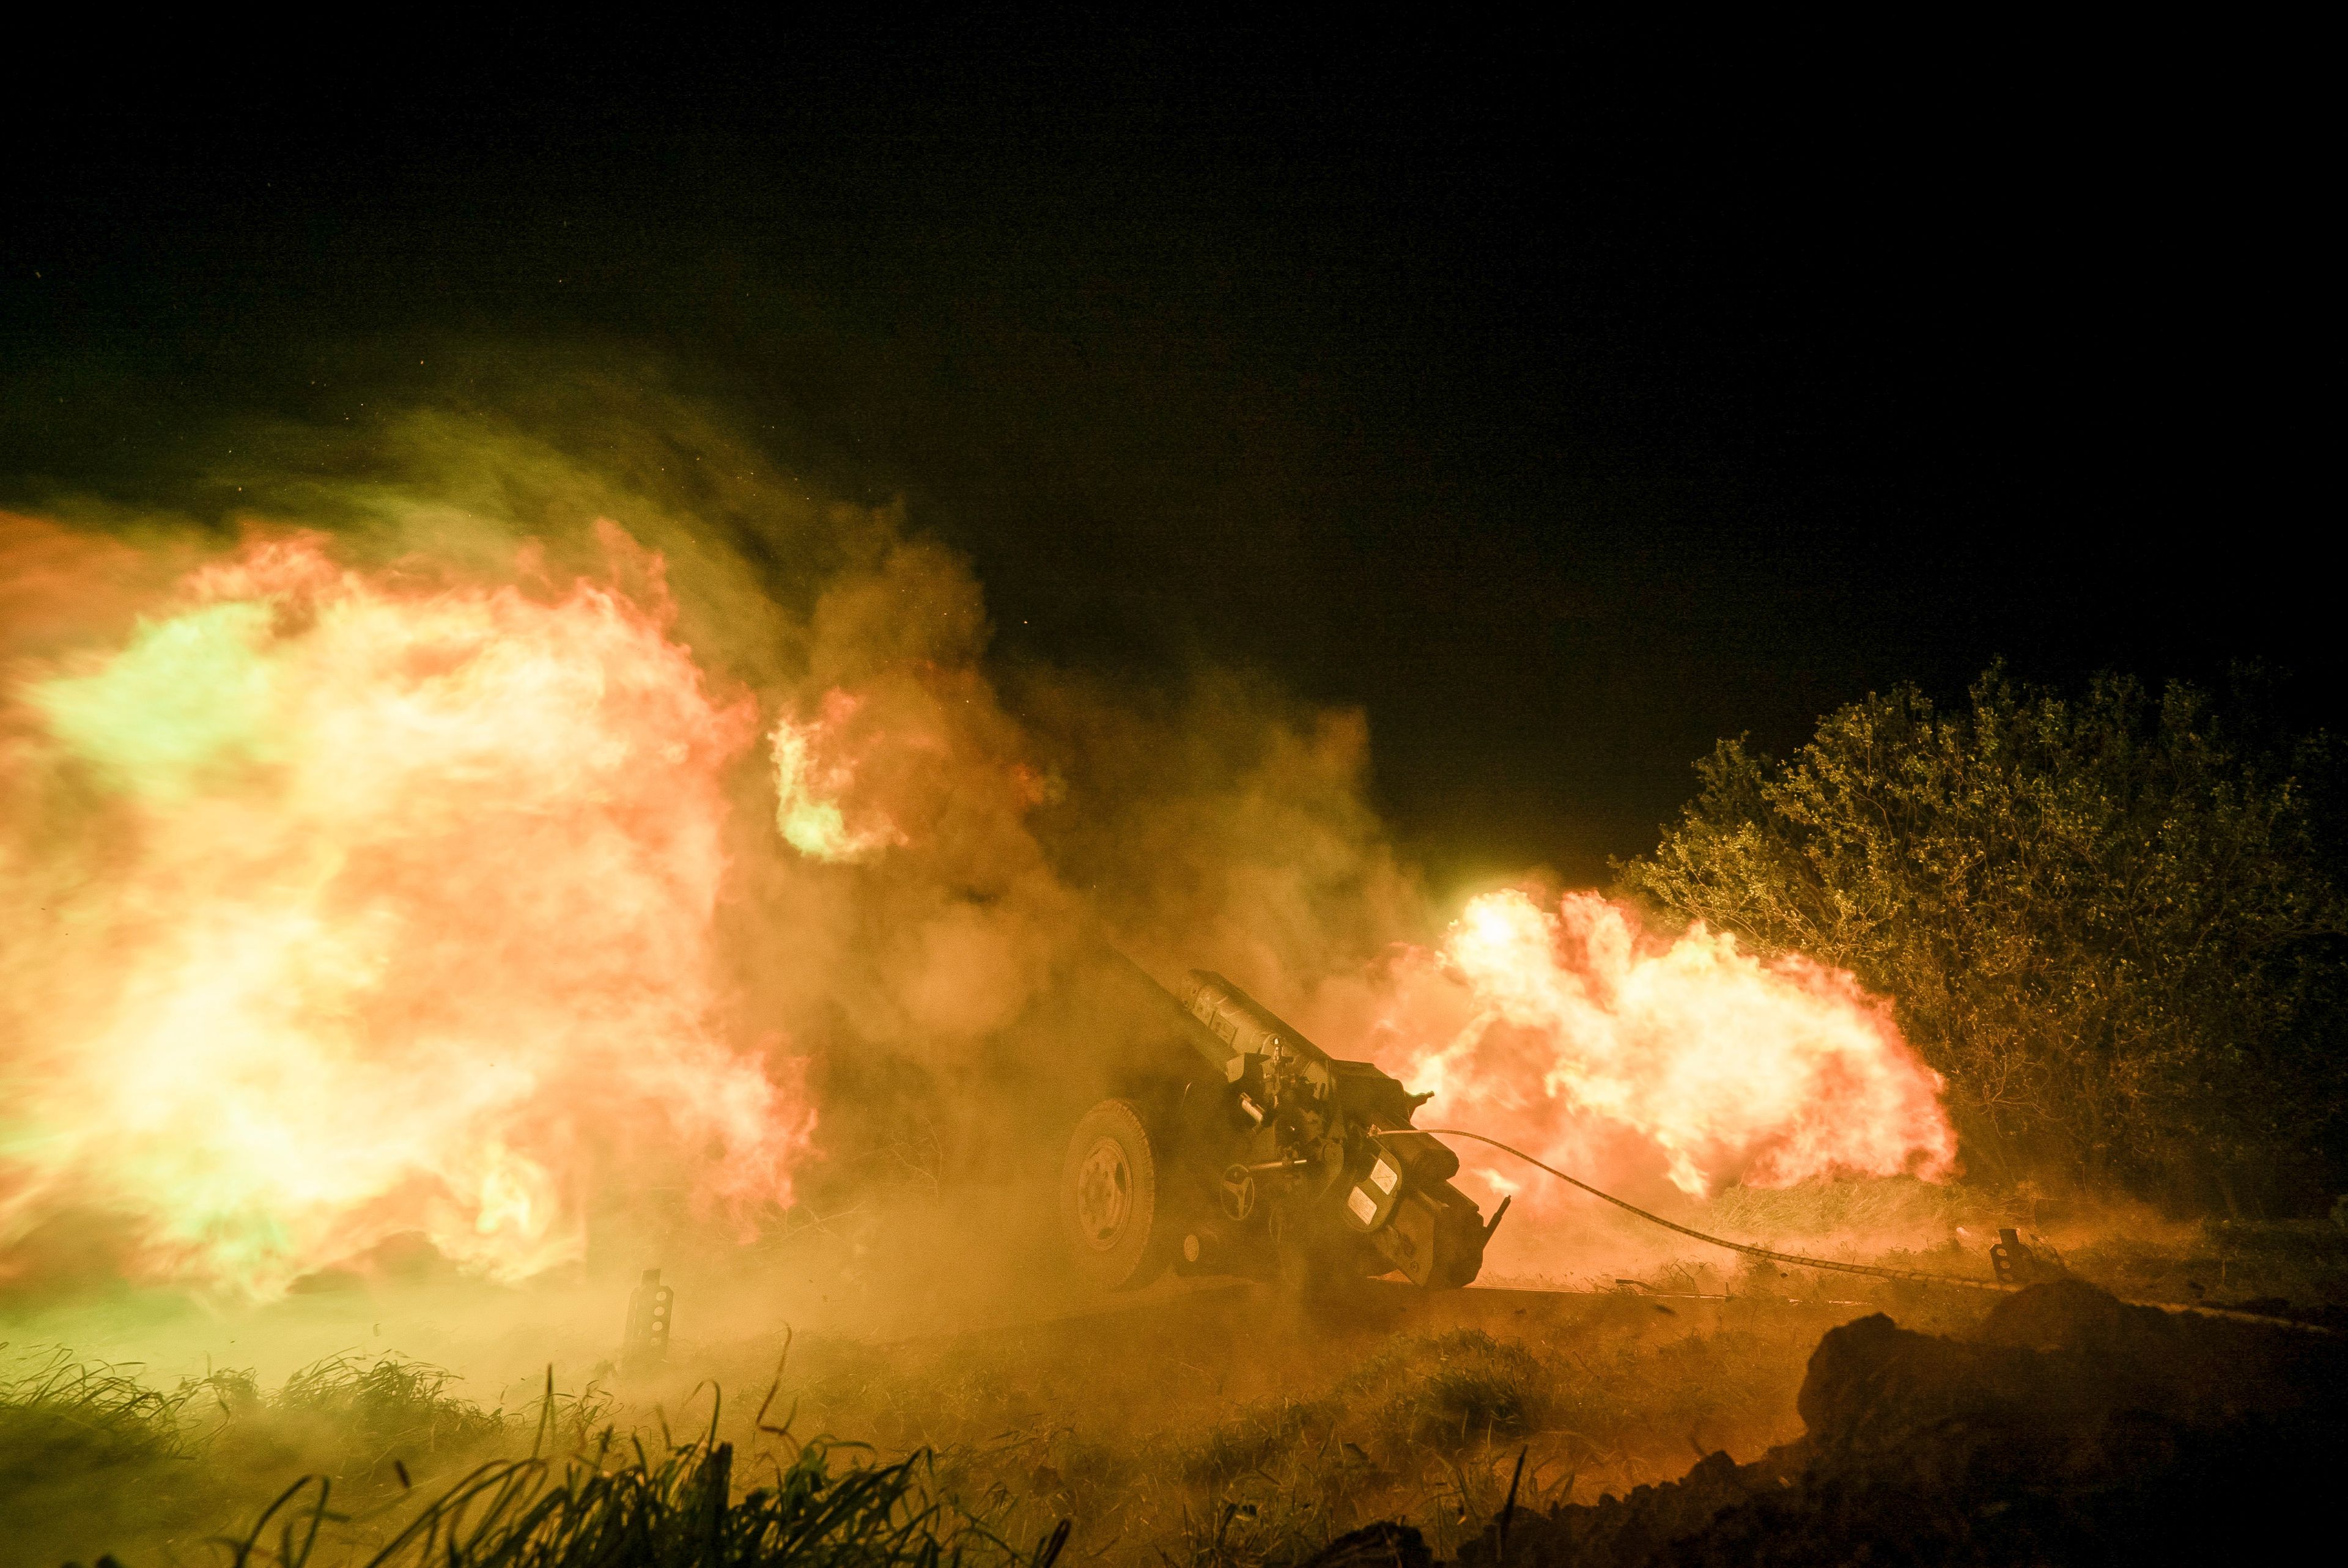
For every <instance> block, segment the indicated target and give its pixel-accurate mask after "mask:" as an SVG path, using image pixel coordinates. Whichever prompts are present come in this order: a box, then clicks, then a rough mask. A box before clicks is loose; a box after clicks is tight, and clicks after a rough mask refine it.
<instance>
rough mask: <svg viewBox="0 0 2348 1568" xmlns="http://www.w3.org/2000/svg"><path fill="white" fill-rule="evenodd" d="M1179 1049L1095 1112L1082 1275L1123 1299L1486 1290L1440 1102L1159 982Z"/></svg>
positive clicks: (1237, 1010) (1485, 1229) (1068, 1218)
mask: <svg viewBox="0 0 2348 1568" xmlns="http://www.w3.org/2000/svg"><path fill="white" fill-rule="evenodd" d="M1148 989H1149V990H1150V991H1152V992H1154V993H1155V994H1156V996H1157V997H1158V998H1159V999H1161V1000H1162V1001H1163V1002H1164V1004H1165V1006H1166V1009H1167V1010H1168V1011H1169V1012H1171V1013H1174V1014H1176V1015H1179V1016H1178V1017H1176V1018H1174V1019H1172V1020H1161V1021H1164V1022H1166V1023H1167V1026H1168V1027H1167V1034H1168V1038H1169V1045H1170V1044H1171V1042H1172V1041H1174V1040H1179V1041H1180V1042H1181V1044H1182V1046H1185V1047H1187V1048H1188V1049H1187V1051H1183V1050H1175V1051H1173V1052H1172V1053H1171V1055H1170V1056H1162V1057H1161V1058H1160V1060H1159V1062H1158V1063H1157V1065H1156V1070H1155V1071H1152V1072H1150V1073H1149V1074H1148V1075H1147V1076H1146V1077H1138V1078H1137V1079H1136V1081H1134V1082H1133V1083H1132V1084H1130V1085H1128V1086H1127V1088H1128V1091H1127V1092H1125V1093H1122V1094H1120V1095H1118V1096H1117V1098H1114V1099H1109V1100H1104V1101H1102V1102H1100V1103H1099V1104H1097V1105H1096V1106H1094V1107H1093V1108H1092V1109H1091V1110H1090V1111H1088V1112H1086V1113H1085V1115H1084V1117H1083V1118H1082V1119H1081V1120H1080V1121H1079V1122H1077V1124H1076V1133H1075V1136H1074V1137H1072V1138H1071V1139H1070V1140H1069V1143H1068V1153H1067V1158H1066V1162H1065V1163H1064V1164H1063V1165H1062V1168H1061V1173H1060V1210H1061V1214H1062V1219H1063V1224H1064V1226H1065V1229H1066V1235H1067V1236H1068V1240H1069V1244H1070V1246H1071V1249H1072V1250H1073V1252H1074V1254H1075V1256H1076V1266H1077V1268H1078V1269H1079V1271H1080V1272H1081V1273H1083V1274H1084V1275H1085V1276H1086V1277H1087V1278H1089V1279H1091V1280H1092V1281H1094V1282H1095V1283H1097V1284H1098V1285H1100V1286H1105V1287H1107V1288H1108V1289H1112V1290H1130V1289H1134V1288H1137V1287H1138V1286H1143V1285H1146V1284H1148V1282H1149V1281H1150V1280H1152V1279H1154V1278H1156V1277H1157V1276H1159V1274H1160V1273H1161V1272H1163V1271H1164V1270H1165V1269H1167V1268H1168V1267H1169V1266H1170V1267H1172V1268H1175V1269H1176V1270H1178V1271H1180V1272H1183V1273H1196V1274H1235V1275H1243V1276H1249V1277H1252V1278H1258V1279H1275V1278H1276V1279H1281V1280H1284V1281H1288V1282H1291V1283H1295V1284H1300V1285H1302V1284H1309V1283H1311V1282H1313V1281H1318V1280H1328V1279H1335V1278H1344V1277H1346V1276H1355V1277H1358V1276H1369V1275H1379V1274H1386V1273H1392V1272H1397V1271H1398V1272H1400V1273H1401V1274H1403V1275H1405V1276H1407V1277H1408V1278H1409V1279H1411V1280H1412V1281H1414V1282H1415V1283H1416V1284H1419V1285H1425V1286H1438V1287H1441V1286H1462V1285H1466V1284H1467V1283H1468V1281H1470V1280H1472V1279H1474V1278H1475V1277H1476V1271H1477V1270H1478V1268H1479V1267H1481V1266H1482V1265H1483V1261H1484V1244H1485V1242H1486V1241H1487V1240H1488V1239H1489V1237H1490V1235H1491V1234H1492V1231H1493V1229H1494V1228H1495V1227H1496V1226H1498V1224H1499V1223H1500V1214H1501V1213H1502V1212H1505V1211H1506V1209H1507V1207H1508V1204H1507V1201H1506V1200H1505V1199H1504V1200H1502V1202H1501V1204H1500V1209H1499V1211H1496V1212H1495V1213H1494V1214H1493V1215H1492V1220H1491V1224H1489V1225H1487V1224H1486V1223H1485V1222H1484V1219H1483V1216H1482V1215H1481V1214H1479V1213H1478V1211H1477V1207H1476V1204H1474V1202H1473V1201H1471V1200H1470V1199H1469V1198H1468V1196H1467V1195H1466V1194H1463V1193H1461V1192H1460V1191H1459V1190H1458V1189H1457V1187H1454V1186H1453V1185H1452V1184H1451V1177H1452V1176H1453V1175H1455V1174H1457V1172H1458V1169H1459V1158H1458V1156H1457V1155H1456V1154H1454V1153H1452V1152H1451V1151H1450V1150H1449V1149H1448V1148H1447V1147H1445V1146H1444V1145H1443V1144H1442V1143H1437V1141H1436V1140H1435V1139H1434V1138H1432V1137H1430V1136H1429V1135H1427V1134H1426V1133H1425V1132H1414V1131H1412V1130H1411V1125H1410V1121H1411V1115H1412V1113H1413V1112H1415V1111H1416V1109H1417V1108H1418V1106H1419V1104H1420V1103H1421V1102H1424V1101H1425V1100H1426V1096H1425V1095H1423V1094H1413V1093H1411V1092H1410V1091H1408V1090H1406V1089H1405V1088H1404V1087H1403V1085H1402V1084H1401V1083H1399V1082H1397V1081H1395V1080H1394V1079H1392V1078H1390V1077H1388V1076H1387V1075H1386V1074H1385V1073H1384V1072H1381V1071H1378V1070H1377V1069H1376V1068H1375V1067H1373V1066H1371V1065H1370V1064H1369V1063H1368V1062H1365V1061H1340V1060H1338V1059H1336V1058H1334V1057H1333V1056H1331V1055H1330V1054H1329V1053H1328V1052H1326V1051H1324V1050H1322V1049H1321V1048H1320V1047H1319V1046H1316V1045H1314V1044H1313V1042H1312V1041H1311V1040H1307V1039H1305V1038H1304V1036H1303V1035H1302V1034H1301V1033H1299V1032H1298V1031H1297V1030H1294V1029H1292V1028H1291V1027H1290V1026H1289V1025H1288V1024H1287V1023H1285V1022H1283V1021H1282V1020H1281V1019H1280V1018H1278V1017H1277V1016H1276V1015H1274V1014H1273V1013H1272V1010H1271V1009H1268V1008H1266V1007H1264V1006H1263V1005H1262V1003H1260V1002H1258V1001H1257V1000H1256V999H1254V998H1252V997H1251V996H1249V995H1248V994H1247V993H1246V992H1245V991H1243V990H1241V989H1240V988H1239V987H1237V986H1235V985H1233V984H1231V981H1229V980H1227V979H1223V978H1222V977H1221V976H1220V975H1217V974H1213V973H1210V972H1209V971H1207V970H1204V969H1194V970H1192V971H1191V973H1190V977H1189V982H1188V984H1187V985H1185V986H1184V988H1183V993H1182V998H1181V1000H1180V1001H1179V1003H1177V1002H1176V1001H1175V999H1173V998H1172V997H1171V996H1169V995H1167V993H1166V992H1165V991H1164V990H1163V989H1161V988H1159V987H1158V986H1157V984H1156V983H1155V982H1154V981H1151V982H1148Z"/></svg>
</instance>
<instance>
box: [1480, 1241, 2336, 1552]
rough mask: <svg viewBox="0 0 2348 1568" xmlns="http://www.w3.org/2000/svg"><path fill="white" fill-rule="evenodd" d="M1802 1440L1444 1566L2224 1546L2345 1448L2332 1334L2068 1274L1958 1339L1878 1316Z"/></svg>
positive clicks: (1815, 1395) (2308, 1508)
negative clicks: (2203, 1309) (2226, 1316)
mask: <svg viewBox="0 0 2348 1568" xmlns="http://www.w3.org/2000/svg"><path fill="white" fill-rule="evenodd" d="M1800 1409H1801V1413H1802V1419H1803V1422H1804V1424H1805V1425H1806V1426H1807V1429H1808V1430H1807V1435H1806V1436H1805V1437H1804V1438H1803V1439H1802V1440H1800V1441H1798V1442H1796V1443H1792V1444H1789V1445H1787V1447H1784V1448H1781V1449H1777V1450H1772V1451H1771V1452H1770V1453H1769V1454H1768V1455H1766V1456H1765V1457H1764V1458H1763V1459H1762V1460H1759V1461H1757V1462H1756V1463H1753V1464H1748V1465H1738V1464H1736V1463H1735V1462H1733V1461H1732V1460H1730V1459H1729V1457H1728V1456H1727V1455H1726V1454H1725V1453H1715V1454H1714V1455H1712V1456H1711V1457H1710V1458H1708V1459H1705V1460H1703V1461H1702V1462H1700V1463H1698V1464H1697V1465H1696V1466H1695V1468H1694V1470H1692V1471H1689V1472H1688V1473H1687V1475H1686V1476H1685V1477H1684V1478H1683V1479H1681V1480H1679V1481H1673V1482H1669V1483H1667V1484H1664V1485H1661V1486H1643V1487H1640V1488H1638V1489H1637V1490H1636V1491H1632V1493H1631V1494H1630V1495H1629V1496H1628V1497H1623V1498H1613V1497H1609V1498H1605V1499H1602V1500H1601V1501H1599V1502H1598V1503H1597V1504H1595V1505H1594V1506H1579V1505H1569V1506H1564V1507H1560V1508H1557V1509H1555V1510H1552V1511H1550V1512H1547V1513H1544V1514H1531V1513H1523V1512H1520V1513H1519V1514H1518V1515H1517V1516H1515V1517H1514V1518H1513V1519H1511V1520H1509V1522H1508V1525H1507V1529H1506V1532H1505V1535H1504V1533H1503V1531H1502V1529H1501V1527H1499V1526H1497V1525H1496V1526H1495V1527H1494V1528H1493V1529H1492V1530H1490V1531H1488V1532H1486V1534H1485V1535H1484V1536H1483V1537H1482V1538H1481V1539H1480V1540H1478V1541H1476V1542H1470V1543H1469V1545H1468V1548H1467V1549H1466V1551H1464V1552H1463V1553H1461V1563H1462V1564H1463V1568H1483V1565H1487V1564H1489V1565H1492V1568H1498V1565H1499V1564H1502V1563H1506V1564H1508V1568H1570V1565H1583V1564H1588V1565H1602V1568H1632V1565H1633V1564H1656V1565H1662V1564H1674V1565H1682V1564H1684V1565H1694V1564H1713V1563H1718V1564H1730V1563H1735V1564H1748V1563H1852V1562H1869V1563H2001V1564H2003V1563H2087V1562H2109V1561H2113V1560H2115V1559H2116V1558H2117V1557H2120V1556H2123V1555H2125V1554H2127V1553H2130V1552H2142V1553H2148V1554H2150V1555H2151V1556H2152V1557H2153V1558H2155V1559H2157V1560H2168V1559H2173V1558H2175V1557H2177V1556H2178V1555H2179V1554H2181V1553H2186V1552H2191V1551H2209V1552H2212V1553H2223V1554H2224V1556H2225V1557H2226V1558H2228V1559H2239V1558H2240V1557H2242V1556H2243V1555H2245V1554H2255V1553H2258V1552H2260V1550H2261V1549H2262V1548H2269V1547H2271V1548H2275V1549H2280V1547H2281V1545H2282V1544H2283V1543H2284V1542H2288V1541H2291V1539H2293V1538H2295V1537H2299V1536H2301V1535H2302V1533H2303V1532H2309V1531H2313V1530H2317V1529H2320V1528H2321V1526H2322V1521H2323V1520H2324V1519H2325V1518H2326V1517H2328V1515H2329V1512H2330V1504H2331V1501H2332V1494H2333V1490H2334V1489H2335V1488H2336V1486H2337V1483H2338V1482H2337V1478H2338V1476H2339V1473H2340V1468H2339V1467H2340V1464H2341V1461H2342V1460H2343V1457H2348V1342H2343V1340H2342V1339H2341V1338H2339V1337H2335V1336H2330V1335H2323V1334H2316V1333H2308V1332H2304V1331H2298V1330H2292V1329H2289V1328H2282V1327H2265V1326H2261V1325H2259V1324H2254V1323H2244V1322H2235V1321H2221V1320H2213V1319H2209V1318H2202V1317H2183V1316H2173V1315H2170V1314H2168V1313H2163V1312H2159V1311H2157V1310H2155V1309H2153V1308H2150V1307H2129V1306H2127V1305H2126V1304H2125V1303H2122V1302H2120V1301H2117V1300H2116V1299H2114V1298H2113V1297H2112V1296H2108V1295H2106V1294H2105V1293H2104V1292H2102V1291H2100V1290H2096V1289H2095V1288H2094V1287H2092V1286H2085V1285H2081V1284H2078V1283H2076V1282H2073V1281H2065V1282H2062V1283H2059V1284H2055V1285H2045V1286H2035V1287H2034V1288H2032V1289H2030V1290H2027V1291H2024V1292H2022V1293H2020V1294H2018V1295H2016V1296H2012V1297H2010V1298H2008V1299H2007V1300H2005V1301H2003V1302H2002V1303H2001V1304H2000V1305H1999V1306H1998V1307H1997V1308H1996V1309H1995V1310H1994V1311H1993V1312H1992V1313H1991V1315H1990V1317H1988V1319H1987V1320H1986V1321H1985V1322H1984V1323H1983V1324H1982V1327H1981V1328H1980V1330H1979V1331H1978V1332H1977V1333H1976V1334H1975V1335H1974V1336H1973V1337H1972V1338H1970V1339H1965V1340H1955V1339H1943V1338H1938V1337H1932V1336H1930V1335H1924V1334H1916V1333H1911V1332H1910V1331H1908V1330H1906V1329H1903V1328H1901V1327H1899V1326H1898V1325H1897V1324H1895V1323H1893V1322H1892V1321H1891V1319H1890V1318H1889V1317H1883V1316H1880V1315H1878V1316H1876V1317H1866V1318H1861V1319H1859V1321H1857V1322H1855V1323H1849V1324H1846V1325H1844V1326H1843V1327H1839V1328H1837V1329H1834V1330H1832V1331H1831V1332H1829V1333H1828V1335H1827V1336H1826V1337H1824V1338H1823V1339H1821V1340H1820V1341H1819V1343H1818V1349H1817V1351H1816V1352H1815V1353H1813V1355H1812V1356H1811V1358H1810V1365H1809V1372H1808V1376H1807V1378H1806V1379H1805V1380H1804V1382H1803V1385H1802V1390H1801V1398H1800Z"/></svg>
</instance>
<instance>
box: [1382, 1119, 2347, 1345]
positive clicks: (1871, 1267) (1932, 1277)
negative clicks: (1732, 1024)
mask: <svg viewBox="0 0 2348 1568" xmlns="http://www.w3.org/2000/svg"><path fill="white" fill-rule="evenodd" d="M1412 1132H1424V1133H1426V1135H1427V1136H1429V1137H1433V1138H1468V1139H1472V1140H1473V1141H1474V1142H1476V1143H1489V1144H1490V1145H1491V1146H1492V1147H1493V1148H1495V1149H1498V1150H1499V1151H1500V1152H1501V1153H1504V1154H1514V1155H1515V1156H1516V1157H1517V1158H1518V1159H1519V1160H1522V1161H1523V1162H1524V1163H1526V1164H1528V1165H1530V1166H1533V1167H1534V1168H1535V1169H1537V1170H1542V1171H1547V1172H1548V1173H1550V1175H1552V1176H1555V1177H1556V1178H1557V1179H1558V1180H1559V1181H1560V1182H1563V1183H1565V1184H1567V1185H1568V1186H1574V1187H1580V1188H1581V1190H1582V1191H1583V1192H1585V1193H1588V1194H1590V1195H1591V1197H1593V1198H1603V1199H1604V1200H1606V1202H1608V1203H1610V1204H1613V1205H1614V1206H1615V1207H1616V1208H1618V1209H1622V1210H1624V1211H1626V1212H1628V1213H1631V1214H1636V1215H1638V1216H1639V1217H1640V1218H1641V1219H1643V1220H1645V1221H1646V1222H1647V1223H1648V1224H1650V1225H1661V1226H1663V1228H1664V1229H1665V1230H1667V1231H1677V1232H1678V1233H1679V1234H1680V1235H1684V1236H1689V1237H1692V1238H1694V1240H1696V1241H1700V1242H1704V1243H1705V1244H1706V1245H1711V1246H1721V1247H1726V1248H1727V1249H1728V1250H1729V1251H1731V1252H1741V1253H1743V1254H1745V1255H1746V1256H1747V1257H1766V1258H1767V1259H1768V1260H1769V1261H1770V1262H1772V1263H1790V1264H1793V1265H1794V1266H1797V1267H1799V1268H1825V1269H1831V1270H1833V1271H1834V1272H1835V1273H1837V1274H1863V1275H1867V1276H1870V1277H1872V1278H1876V1279H1911V1280H1916V1281H1918V1282H1920V1283H1921V1284H1926V1285H1953V1286H1959V1287H1960V1288H1962V1289H1965V1290H1994V1291H2000V1292H2008V1293H2010V1292H2013V1291H2017V1290H2020V1289H2022V1288H2023V1286H2019V1285H2008V1284H2006V1283H2004V1282H2003V1281H2002V1280H1994V1279H1967V1278H1965V1277H1964V1276H1962V1275H1956V1274H1934V1273H1933V1272H1931V1270H1930V1269H1922V1268H1886V1267H1884V1266H1881V1265H1879V1264H1869V1263H1838V1262H1836V1261H1835V1260H1834V1259H1832V1258H1827V1257H1804V1256H1803V1255H1801V1254H1799V1253H1796V1252H1772V1251H1770V1250H1769V1249H1768V1248H1767V1247H1766V1246H1755V1245H1752V1244H1751V1243H1749V1242H1741V1241H1730V1240H1729V1239H1728V1238H1727V1237H1725V1236H1716V1235H1705V1234H1704V1232H1702V1231H1700V1230H1694V1229H1692V1228H1690V1227H1689V1226H1687V1225H1681V1224H1679V1223H1678V1222H1677V1221H1676V1220H1667V1219H1665V1218H1663V1215H1661V1214H1649V1213H1648V1212H1647V1211H1646V1210H1644V1209H1643V1208H1641V1207H1640V1206H1639V1205H1638V1204H1630V1203H1625V1202H1623V1201H1622V1199H1621V1198H1618V1197H1616V1196H1615V1195H1614V1194H1612V1193H1605V1192H1601V1191H1599V1190H1598V1189H1597V1188H1596V1187H1593V1186H1591V1184H1589V1183H1588V1182H1585V1181H1583V1180H1581V1178H1580V1177H1579V1176H1569V1175H1567V1174H1566V1173H1564V1172H1563V1171H1560V1170H1559V1169H1558V1168H1557V1167H1556V1166H1555V1165H1552V1164H1549V1163H1546V1162H1544V1161H1540V1160H1536V1159H1534V1158H1533V1157H1532V1156H1531V1155H1530V1154H1528V1153H1525V1152H1524V1151H1523V1150H1522V1149H1519V1148H1517V1147H1515V1146H1514V1145H1513V1144H1509V1143H1501V1142H1500V1141H1499V1140H1498V1138H1488V1137H1486V1136H1485V1135H1484V1134H1483V1133H1481V1132H1468V1131H1467V1130H1466V1129H1464V1128H1459V1127H1400V1128H1395V1129H1394V1130H1392V1131H1390V1132H1381V1131H1378V1130H1375V1129H1373V1130H1372V1132H1371V1133H1370V1135H1371V1136H1372V1137H1374V1138H1399V1137H1404V1136H1406V1135H1407V1134H1409V1133H1412ZM2119 1299H2120V1300H2122V1301H2125V1302H2127V1304H2128V1305H2129V1306H2131V1307H2158V1308H2159V1309H2160V1310H2161V1311H2163V1312H2186V1313H2190V1314H2192V1315H2193V1316H2194V1317H2230V1318H2233V1319H2235V1320H2236V1321H2238V1322H2244V1323H2265V1324H2270V1325H2274V1326H2278V1327H2284V1328H2297V1329H2300V1330H2302V1332H2306V1333H2312V1334H2323V1335H2329V1334H2331V1333H2333V1329H2332V1328H2330V1327H2326V1326H2325V1325H2322V1324H2318V1323H2302V1322H2301V1321H2300V1320H2299V1319H2297V1318H2295V1317H2274V1316H2272V1315H2271V1314H2269V1313H2264V1312H2244V1311H2242V1310H2241V1309H2240V1308H2239V1307H2209V1306H2203V1305H2199V1304H2193V1303H2187V1302H2181V1301H2139V1300H2137V1299H2136V1298H2135V1297H2134V1296H2121V1297H2119Z"/></svg>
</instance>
